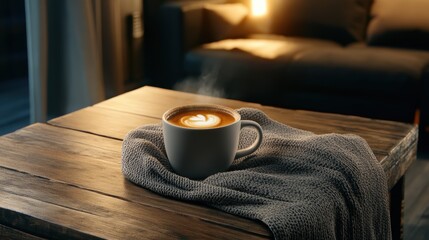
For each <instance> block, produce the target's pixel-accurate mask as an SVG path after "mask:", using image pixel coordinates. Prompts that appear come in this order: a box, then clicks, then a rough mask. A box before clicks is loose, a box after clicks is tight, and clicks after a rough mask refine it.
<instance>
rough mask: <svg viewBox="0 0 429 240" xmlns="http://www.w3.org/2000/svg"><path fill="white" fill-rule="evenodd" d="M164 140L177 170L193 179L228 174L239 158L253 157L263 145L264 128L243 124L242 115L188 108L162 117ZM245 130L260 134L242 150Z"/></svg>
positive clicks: (228, 110) (213, 107)
mask: <svg viewBox="0 0 429 240" xmlns="http://www.w3.org/2000/svg"><path fill="white" fill-rule="evenodd" d="M162 126H163V136H164V144H165V149H166V151H167V157H168V160H169V162H170V164H171V166H172V168H173V170H174V171H175V172H176V173H178V174H180V175H182V176H185V177H188V178H191V179H202V178H206V177H208V176H210V175H212V174H215V173H217V172H221V171H225V170H227V169H228V168H229V167H230V166H231V164H232V162H233V160H234V159H235V158H240V157H243V156H246V155H248V154H251V153H253V152H254V151H256V149H258V147H259V146H260V144H261V142H262V136H263V134H262V128H261V126H260V125H259V124H258V123H256V122H254V121H250V120H241V116H240V114H239V113H238V112H237V111H235V110H233V109H231V108H228V107H224V106H218V105H186V106H181V107H176V108H172V109H170V110H168V111H166V112H165V113H164V115H163V116H162ZM243 127H253V128H255V129H256V130H257V132H258V135H257V138H256V140H255V141H254V142H253V143H252V144H251V145H250V146H248V147H246V148H244V149H240V150H238V144H239V137H240V132H241V129H242V128H243Z"/></svg>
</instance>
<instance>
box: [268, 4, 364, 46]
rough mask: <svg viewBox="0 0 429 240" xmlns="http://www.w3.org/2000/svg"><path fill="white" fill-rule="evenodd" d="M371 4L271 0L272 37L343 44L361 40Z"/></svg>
mask: <svg viewBox="0 0 429 240" xmlns="http://www.w3.org/2000/svg"><path fill="white" fill-rule="evenodd" d="M371 2H372V0H318V1H315V0H299V1H285V0H273V1H272V6H271V9H272V11H273V20H272V21H273V23H272V25H273V29H272V31H273V33H275V34H284V35H287V36H303V37H315V38H322V39H330V40H334V41H336V42H338V43H341V44H347V43H350V42H354V41H360V40H363V39H364V36H365V30H366V24H367V21H368V9H369V7H370V4H371Z"/></svg>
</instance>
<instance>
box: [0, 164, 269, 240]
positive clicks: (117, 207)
mask: <svg viewBox="0 0 429 240" xmlns="http://www.w3.org/2000/svg"><path fill="white" fill-rule="evenodd" d="M0 183H1V184H0V194H1V196H2V197H1V198H0V221H1V222H2V223H4V222H6V223H8V224H11V225H12V227H14V228H17V229H21V230H23V231H26V232H30V233H34V234H38V235H40V236H42V237H46V238H50V239H52V238H53V239H66V238H67V239H162V238H164V239H166V238H171V239H179V238H181V239H183V238H185V239H218V238H219V236H220V234H221V236H220V237H221V238H224V239H232V238H242V239H262V238H263V237H262V236H258V235H254V234H250V233H248V232H242V231H236V230H237V229H232V228H229V227H226V226H225V225H218V224H213V223H210V222H207V221H205V220H204V219H198V218H195V217H193V216H189V215H183V214H180V213H174V212H170V211H166V210H164V209H159V208H155V207H150V206H147V205H142V204H137V203H135V202H131V201H128V200H126V199H122V198H117V197H112V196H109V195H105V194H100V193H99V192H94V191H89V190H86V189H82V188H79V187H76V186H73V185H70V184H67V183H63V182H57V181H52V179H46V178H41V177H36V176H32V175H30V174H27V173H23V172H17V171H14V170H9V169H5V168H1V167H0ZM29 222H31V224H29ZM198 230H201V231H198Z"/></svg>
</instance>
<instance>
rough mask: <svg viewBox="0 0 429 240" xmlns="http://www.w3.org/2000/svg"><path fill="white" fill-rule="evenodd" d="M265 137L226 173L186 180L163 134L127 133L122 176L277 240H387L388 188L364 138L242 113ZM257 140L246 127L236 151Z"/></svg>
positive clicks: (149, 128) (146, 129)
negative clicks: (259, 226)
mask: <svg viewBox="0 0 429 240" xmlns="http://www.w3.org/2000/svg"><path fill="white" fill-rule="evenodd" d="M238 112H239V113H240V114H241V116H242V119H248V120H253V121H256V122H258V123H259V124H260V125H261V127H262V129H263V132H264V137H263V141H262V144H261V146H260V147H259V149H258V150H257V151H256V152H254V153H253V154H251V155H248V156H246V157H243V158H240V159H236V160H235V161H234V163H233V165H232V166H231V167H230V168H229V169H228V171H225V172H221V173H217V174H214V175H212V176H209V177H207V178H206V179H204V180H190V179H188V178H185V177H182V176H180V175H177V174H176V173H174V171H173V170H172V168H171V167H170V165H169V162H168V159H167V156H166V152H165V148H164V143H163V136H162V127H161V125H160V124H157V125H146V126H142V127H140V128H137V129H135V130H132V131H131V132H129V133H128V134H127V136H126V137H125V139H124V142H123V146H122V172H123V174H124V176H125V177H126V178H127V179H129V180H130V181H132V182H134V183H136V184H139V185H141V186H142V187H144V188H147V189H149V190H151V191H154V192H156V193H158V194H161V195H164V196H168V197H173V198H176V199H180V200H186V201H194V202H196V203H199V204H200V203H204V204H206V205H209V206H211V207H214V208H217V209H220V210H222V211H225V212H228V213H231V214H235V215H238V216H242V217H246V218H251V219H258V220H260V221H262V222H264V223H265V224H266V225H267V226H268V227H269V228H270V230H271V231H272V233H273V236H274V237H275V238H276V239H359V240H362V239H391V231H390V217H389V209H388V189H387V181H386V178H385V175H384V171H383V170H382V168H381V166H380V164H379V163H378V161H377V159H376V158H375V156H374V154H373V153H372V151H371V149H370V148H369V146H368V144H367V143H366V141H365V140H363V139H362V138H361V137H358V136H355V135H351V134H347V135H342V134H334V133H333V134H324V135H316V134H314V133H311V132H308V131H303V130H300V129H296V128H292V127H289V126H287V125H284V124H281V123H279V122H276V121H274V120H271V119H270V118H268V117H267V115H265V114H264V113H263V112H261V111H259V110H256V109H250V108H242V109H239V110H238ZM255 138H256V133H255V132H254V130H252V129H247V128H244V129H243V130H242V132H241V137H240V148H242V147H245V146H248V145H249V144H251V143H252V142H253V141H254V139H255Z"/></svg>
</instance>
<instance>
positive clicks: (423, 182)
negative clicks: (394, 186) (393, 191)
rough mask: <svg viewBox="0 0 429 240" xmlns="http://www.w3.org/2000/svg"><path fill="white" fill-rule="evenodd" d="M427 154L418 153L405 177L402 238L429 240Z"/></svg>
mask: <svg viewBox="0 0 429 240" xmlns="http://www.w3.org/2000/svg"><path fill="white" fill-rule="evenodd" d="M428 176H429V153H419V156H418V159H417V161H416V162H415V163H414V164H413V165H412V166H411V167H410V169H408V172H407V173H406V175H405V209H404V212H405V213H404V222H405V226H404V236H405V237H404V238H405V239H406V240H428V239H429V177H428Z"/></svg>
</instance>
